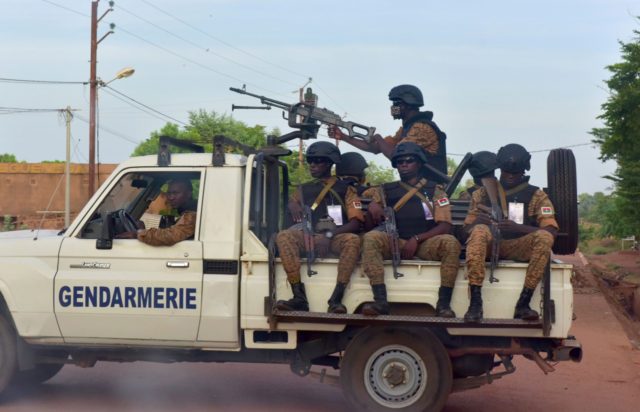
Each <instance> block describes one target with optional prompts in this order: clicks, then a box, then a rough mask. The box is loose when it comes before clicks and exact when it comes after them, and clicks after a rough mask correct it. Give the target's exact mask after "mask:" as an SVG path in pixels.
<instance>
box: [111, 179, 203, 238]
mask: <svg viewBox="0 0 640 412" xmlns="http://www.w3.org/2000/svg"><path fill="white" fill-rule="evenodd" d="M192 191H193V188H192V185H191V181H190V180H189V179H174V180H171V181H170V182H169V185H168V189H167V192H166V197H167V202H168V203H169V206H171V207H172V208H173V209H175V210H177V211H178V214H179V216H180V217H179V218H178V220H177V221H176V223H175V224H174V225H172V226H170V227H167V228H151V229H139V230H138V231H137V232H124V233H121V234H120V235H118V236H116V237H117V238H119V239H138V240H139V241H141V242H144V243H146V244H148V245H151V246H171V245H174V244H176V243H178V242H181V241H183V240H187V239H190V238H193V235H194V234H195V231H196V209H197V205H196V202H195V200H194V199H193V195H192Z"/></svg>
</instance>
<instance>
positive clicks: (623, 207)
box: [591, 30, 640, 236]
mask: <svg viewBox="0 0 640 412" xmlns="http://www.w3.org/2000/svg"><path fill="white" fill-rule="evenodd" d="M634 35H635V37H634V38H633V40H632V41H631V42H629V43H623V42H620V46H621V52H622V61H621V62H619V63H615V64H612V65H610V66H607V69H608V70H609V71H610V72H611V73H612V74H611V78H610V79H609V80H607V81H606V84H607V87H608V88H609V98H608V99H607V101H606V102H605V103H604V104H603V105H602V110H603V113H602V114H601V115H600V116H599V117H598V118H599V119H602V121H603V123H604V127H601V128H594V129H592V131H591V134H592V135H593V136H594V139H593V142H594V143H597V144H598V145H600V159H602V160H603V161H604V160H615V161H616V162H617V168H616V171H615V173H614V174H613V175H612V176H606V177H607V178H609V179H611V180H612V181H613V182H614V193H613V195H614V196H613V203H612V204H613V205H614V208H615V212H613V215H614V221H615V224H613V223H614V222H610V223H612V224H613V225H612V226H613V227H615V228H617V229H616V230H619V231H620V232H619V233H616V234H617V235H619V236H627V235H631V234H639V233H640V208H638V207H637V205H638V204H640V165H639V164H638V159H640V32H639V31H637V30H634Z"/></svg>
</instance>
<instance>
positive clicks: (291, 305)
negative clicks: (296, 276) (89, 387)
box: [276, 282, 309, 312]
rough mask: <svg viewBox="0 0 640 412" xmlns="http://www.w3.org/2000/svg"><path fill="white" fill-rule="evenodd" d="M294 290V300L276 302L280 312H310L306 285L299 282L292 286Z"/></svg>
mask: <svg viewBox="0 0 640 412" xmlns="http://www.w3.org/2000/svg"><path fill="white" fill-rule="evenodd" d="M291 289H292V290H293V298H291V299H289V300H279V301H278V302H276V308H277V309H278V310H286V311H290V310H300V311H305V312H308V311H309V302H307V294H306V293H305V291H304V283H302V282H298V283H294V284H292V285H291Z"/></svg>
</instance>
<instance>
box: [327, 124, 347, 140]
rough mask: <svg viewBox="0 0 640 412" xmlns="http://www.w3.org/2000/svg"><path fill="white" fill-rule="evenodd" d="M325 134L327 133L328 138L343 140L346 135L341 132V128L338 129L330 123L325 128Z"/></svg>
mask: <svg viewBox="0 0 640 412" xmlns="http://www.w3.org/2000/svg"><path fill="white" fill-rule="evenodd" d="M327 134H328V135H329V137H330V138H332V139H336V140H343V139H344V138H345V137H346V135H345V134H344V133H342V130H340V128H339V127H338V126H334V125H330V126H329V127H328V128H327Z"/></svg>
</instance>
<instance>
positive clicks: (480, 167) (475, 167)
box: [469, 150, 498, 179]
mask: <svg viewBox="0 0 640 412" xmlns="http://www.w3.org/2000/svg"><path fill="white" fill-rule="evenodd" d="M497 168H498V156H496V154H495V153H493V152H488V151H486V150H483V151H481V152H477V153H474V154H473V157H472V158H471V164H470V165H469V173H471V176H473V178H474V179H480V178H483V177H487V176H494V174H493V171H494V170H496V169H497Z"/></svg>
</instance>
